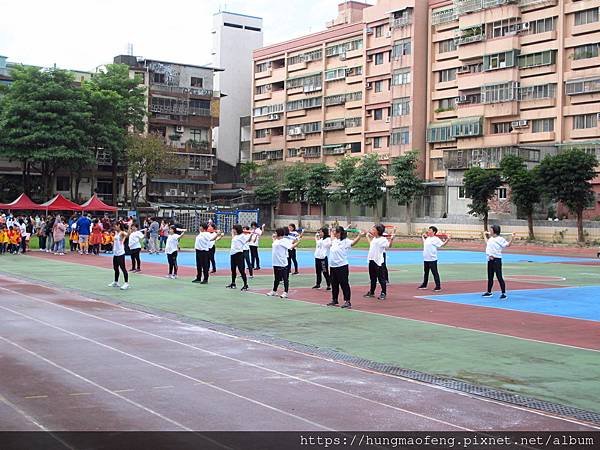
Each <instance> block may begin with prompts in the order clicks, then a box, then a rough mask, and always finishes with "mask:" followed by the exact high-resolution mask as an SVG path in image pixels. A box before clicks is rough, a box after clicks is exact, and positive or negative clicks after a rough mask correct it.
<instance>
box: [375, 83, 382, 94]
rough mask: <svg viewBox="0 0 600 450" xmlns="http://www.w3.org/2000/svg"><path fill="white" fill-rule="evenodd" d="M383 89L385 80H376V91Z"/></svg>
mask: <svg viewBox="0 0 600 450" xmlns="http://www.w3.org/2000/svg"><path fill="white" fill-rule="evenodd" d="M382 91H383V81H376V82H375V92H382Z"/></svg>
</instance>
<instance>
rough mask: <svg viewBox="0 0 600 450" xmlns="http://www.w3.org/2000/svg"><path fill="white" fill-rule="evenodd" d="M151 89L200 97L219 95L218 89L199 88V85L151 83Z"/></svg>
mask: <svg viewBox="0 0 600 450" xmlns="http://www.w3.org/2000/svg"><path fill="white" fill-rule="evenodd" d="M150 89H151V90H153V91H157V92H167V93H170V94H187V95H196V96H199V97H213V96H215V97H218V95H215V94H218V91H213V90H211V89H204V88H197V87H189V88H186V87H181V86H169V85H168V84H151V85H150Z"/></svg>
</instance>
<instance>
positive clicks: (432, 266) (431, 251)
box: [418, 226, 450, 292]
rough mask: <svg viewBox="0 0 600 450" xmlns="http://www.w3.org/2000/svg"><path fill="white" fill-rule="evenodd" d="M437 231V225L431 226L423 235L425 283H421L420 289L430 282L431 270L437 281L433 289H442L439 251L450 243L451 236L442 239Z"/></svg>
mask: <svg viewBox="0 0 600 450" xmlns="http://www.w3.org/2000/svg"><path fill="white" fill-rule="evenodd" d="M437 232H438V229H437V227H434V226H430V227H429V229H428V230H427V233H425V234H423V235H422V236H421V238H422V239H423V283H421V285H420V286H419V288H418V289H427V284H428V283H429V272H430V271H431V273H432V275H433V281H434V282H435V288H434V289H433V290H434V291H436V292H439V291H441V290H442V285H441V282H440V274H439V273H438V266H437V260H438V253H437V252H438V249H439V248H441V247H443V246H444V245H446V244H447V243H448V241H449V240H450V236H445V239H444V240H441V239H440V238H439V237H438V236H437Z"/></svg>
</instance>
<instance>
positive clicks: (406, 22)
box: [391, 16, 412, 28]
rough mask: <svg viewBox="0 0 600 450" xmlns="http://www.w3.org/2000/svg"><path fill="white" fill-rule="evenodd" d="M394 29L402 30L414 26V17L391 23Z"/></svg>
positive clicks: (400, 18)
mask: <svg viewBox="0 0 600 450" xmlns="http://www.w3.org/2000/svg"><path fill="white" fill-rule="evenodd" d="M391 23H392V28H402V27H406V26H408V25H410V24H412V16H406V17H399V18H397V19H393V20H392V21H391Z"/></svg>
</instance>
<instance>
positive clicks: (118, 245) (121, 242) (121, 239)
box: [108, 223, 129, 290]
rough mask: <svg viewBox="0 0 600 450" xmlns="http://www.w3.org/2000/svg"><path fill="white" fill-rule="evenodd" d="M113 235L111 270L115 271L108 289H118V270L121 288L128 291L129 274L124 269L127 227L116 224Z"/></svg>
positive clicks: (122, 224)
mask: <svg viewBox="0 0 600 450" xmlns="http://www.w3.org/2000/svg"><path fill="white" fill-rule="evenodd" d="M116 228H117V230H116V233H115V243H114V252H113V270H114V271H115V281H113V282H112V283H110V284H109V285H108V287H119V269H120V270H121V272H123V279H124V280H125V283H123V285H122V286H121V289H122V290H126V289H129V274H128V273H127V268H126V267H125V239H127V237H128V236H129V227H128V226H127V224H124V223H117V225H116Z"/></svg>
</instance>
